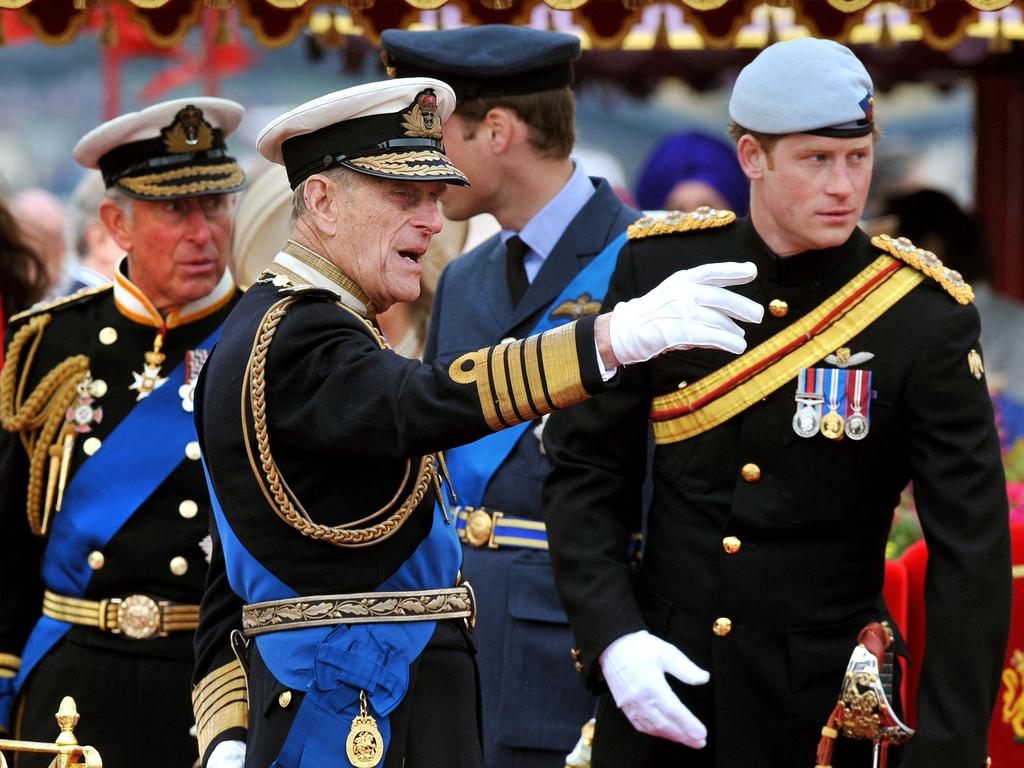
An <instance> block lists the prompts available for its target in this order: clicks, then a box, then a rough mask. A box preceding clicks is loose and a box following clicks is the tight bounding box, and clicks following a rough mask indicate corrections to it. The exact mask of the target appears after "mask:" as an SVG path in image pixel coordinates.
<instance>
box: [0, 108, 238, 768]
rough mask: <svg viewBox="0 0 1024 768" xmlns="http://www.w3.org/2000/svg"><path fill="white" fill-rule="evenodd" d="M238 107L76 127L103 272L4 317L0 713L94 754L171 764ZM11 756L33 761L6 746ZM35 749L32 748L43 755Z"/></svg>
mask: <svg viewBox="0 0 1024 768" xmlns="http://www.w3.org/2000/svg"><path fill="white" fill-rule="evenodd" d="M242 113H243V110H242V107H241V106H240V105H239V104H236V103H235V102H233V101H227V100H225V99H216V98H190V99H178V100H173V101H168V102H163V103H160V104H156V105H153V106H150V107H147V108H146V109H144V110H142V111H140V112H132V113H129V114H126V115H122V116H120V117H118V118H115V119H114V120H111V121H109V122H106V123H104V124H102V125H100V126H99V127H98V128H96V129H94V130H93V131H91V132H90V133H88V134H87V135H86V136H85V137H83V138H82V140H81V141H80V142H79V143H78V145H77V146H76V147H75V152H74V156H75V159H76V160H77V161H78V162H79V163H80V164H82V165H83V166H86V167H88V168H98V169H99V170H100V171H101V172H102V174H103V179H104V182H105V184H106V187H107V197H106V199H105V200H104V201H103V202H102V203H101V205H100V218H101V219H102V221H103V223H104V224H105V225H106V227H107V229H108V230H109V231H110V234H111V237H112V238H113V239H114V241H115V242H116V243H117V244H118V246H119V247H120V248H121V249H123V251H124V252H125V254H126V256H125V258H124V259H123V260H122V261H121V263H120V265H119V268H118V271H117V274H116V277H115V280H114V283H113V285H112V286H105V287H102V288H95V289H87V290H84V291H81V292H79V293H76V294H74V295H72V296H70V297H68V298H65V299H61V300H60V301H58V302H55V303H53V304H49V305H46V306H41V307H37V308H34V309H32V310H29V311H28V312H25V313H23V314H22V315H20V316H16V317H14V318H12V322H11V327H10V329H9V331H8V339H7V362H6V365H5V367H4V370H3V374H2V378H0V417H2V423H3V427H4V430H5V431H4V432H3V433H2V435H0V475H2V477H3V478H4V493H3V494H2V495H0V531H2V532H3V533H2V537H3V546H2V547H0V724H2V725H4V726H6V727H10V728H11V730H12V731H13V735H14V736H16V737H17V738H21V739H26V740H34V741H53V739H54V737H55V736H56V734H57V732H58V731H57V730H55V728H56V724H55V722H54V717H53V713H54V712H55V711H56V707H57V705H58V704H59V702H60V700H61V697H63V696H64V695H72V696H73V697H74V698H75V700H76V702H77V704H78V708H79V711H80V713H81V717H82V720H81V725H80V727H79V728H78V732H77V734H78V737H79V738H80V739H81V740H82V743H84V744H90V745H92V746H94V747H96V748H97V749H98V750H99V751H100V754H101V756H102V757H103V759H104V761H105V762H106V763H107V764H108V765H145V764H152V763H153V762H154V761H157V762H159V763H160V764H161V765H167V766H181V767H182V768H187V766H189V765H191V764H192V763H193V762H194V761H195V758H196V754H197V748H196V741H195V739H194V738H193V737H192V736H191V735H190V733H189V731H190V728H191V725H192V723H193V718H192V713H191V708H190V706H189V696H188V685H189V679H190V675H191V668H192V664H193V653H192V633H193V630H194V629H195V627H196V625H197V623H198V618H199V600H200V597H201V595H202V591H203V585H204V580H205V576H206V565H207V555H206V552H205V551H204V548H206V547H207V546H208V540H207V539H206V537H207V528H208V526H207V523H206V520H207V516H208V514H209V497H208V494H207V490H206V483H205V480H204V477H203V470H202V466H201V464H200V461H199V458H200V457H199V444H198V442H197V441H196V436H195V428H194V426H193V419H192V391H193V387H194V385H195V382H196V378H197V375H198V372H199V368H200V366H201V365H202V362H203V360H204V359H205V356H206V355H207V354H208V352H209V350H210V349H211V348H212V346H213V343H214V341H215V340H216V335H215V334H216V332H217V330H218V329H219V327H220V325H221V323H222V321H223V320H224V318H225V317H226V316H227V314H228V312H229V311H230V309H231V307H232V306H233V305H234V303H235V301H236V300H237V298H238V295H239V292H238V290H237V288H236V287H235V284H234V281H233V279H232V277H231V273H230V272H229V271H228V269H227V263H228V259H229V256H230V243H231V228H232V206H233V194H232V193H234V192H236V191H237V190H239V189H241V188H242V186H243V185H244V181H245V176H244V174H243V173H242V170H241V168H240V167H239V166H238V164H237V163H236V162H235V161H234V159H233V158H232V157H230V156H229V155H228V153H227V148H226V146H225V144H224V138H225V137H226V136H228V135H229V134H230V133H231V132H232V131H233V130H234V129H235V127H236V126H237V125H238V123H239V122H240V121H241V119H242ZM20 757H21V763H20V764H22V765H36V764H39V765H45V764H46V763H45V762H40V761H41V760H42V757H37V758H35V762H33V761H32V760H30V756H28V755H20ZM48 759H49V758H47V761H48Z"/></svg>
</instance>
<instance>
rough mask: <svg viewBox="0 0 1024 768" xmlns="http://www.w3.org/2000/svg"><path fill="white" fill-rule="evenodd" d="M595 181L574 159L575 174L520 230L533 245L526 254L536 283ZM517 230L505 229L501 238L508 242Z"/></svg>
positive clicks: (530, 275) (528, 270) (530, 276)
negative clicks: (538, 274)
mask: <svg viewBox="0 0 1024 768" xmlns="http://www.w3.org/2000/svg"><path fill="white" fill-rule="evenodd" d="M594 191H595V190H594V185H593V183H592V182H591V181H590V178H589V177H588V176H587V174H586V173H584V172H583V168H582V166H581V165H580V163H574V166H573V172H572V176H570V177H569V180H568V181H567V182H565V186H564V187H562V188H561V190H559V192H558V194H557V195H555V196H554V197H553V198H551V200H549V201H548V204H547V205H545V206H544V207H543V208H541V209H540V210H539V211H537V213H536V215H535V216H534V217H533V218H532V219H530V220H529V221H528V222H526V226H525V227H523V229H522V231H520V232H519V233H518V234H519V238H520V239H521V240H522V241H523V242H524V243H525V244H526V245H527V246H528V247H529V249H530V251H529V253H527V254H526V256H524V257H523V266H524V267H525V268H526V277H527V279H528V280H529V281H530V282H531V283H532V282H533V279H534V278H535V277H537V273H538V272H540V268H541V267H542V266H544V260H545V259H546V258H547V257H548V254H550V253H551V251H553V250H554V248H555V246H556V245H557V244H558V241H559V240H561V239H562V235H563V234H565V230H566V229H567V228H568V227H569V223H570V222H571V221H572V220H573V219H575V218H576V214H577V213H579V212H580V211H581V210H582V209H583V206H584V205H586V204H587V201H588V200H589V199H590V198H591V197H593V195H594ZM515 234H517V233H516V232H513V231H512V230H510V229H503V230H502V231H501V241H502V242H503V243H507V242H508V240H509V238H510V237H512V236H513V235H515Z"/></svg>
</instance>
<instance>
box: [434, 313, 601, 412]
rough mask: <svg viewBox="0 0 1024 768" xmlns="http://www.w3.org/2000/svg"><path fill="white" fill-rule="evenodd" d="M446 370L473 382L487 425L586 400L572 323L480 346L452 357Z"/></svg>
mask: <svg viewBox="0 0 1024 768" xmlns="http://www.w3.org/2000/svg"><path fill="white" fill-rule="evenodd" d="M448 375H449V376H450V377H451V379H452V381H455V382H456V383H458V384H476V387H477V394H478V396H479V398H480V409H481V411H482V413H483V416H484V419H485V420H486V422H487V424H488V426H489V427H490V428H491V429H493V430H499V429H504V428H505V427H511V426H513V425H515V424H519V423H521V422H524V421H532V420H533V419H536V418H538V417H540V416H543V415H544V414H545V413H550V412H551V411H553V410H555V409H557V408H565V407H566V406H569V405H572V404H573V403H578V402H580V401H581V400H586V399H587V397H588V395H587V390H586V389H585V388H584V386H583V379H582V376H581V372H580V362H579V356H578V355H577V352H576V323H575V322H573V323H567V324H566V325H562V326H559V327H558V328H555V329H553V330H550V331H546V332H545V333H542V334H540V335H539V336H538V335H535V336H530V337H528V338H526V339H522V340H519V341H514V342H509V343H505V344H499V345H497V346H495V347H485V348H484V349H479V350H477V351H476V352H469V353H467V354H465V355H462V356H461V357H459V358H457V359H456V360H455V361H454V362H453V363H452V364H451V366H450V367H449V368H448Z"/></svg>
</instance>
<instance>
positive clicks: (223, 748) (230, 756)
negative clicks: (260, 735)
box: [206, 741, 245, 768]
mask: <svg viewBox="0 0 1024 768" xmlns="http://www.w3.org/2000/svg"><path fill="white" fill-rule="evenodd" d="M244 765H245V742H244V741H222V742H221V743H220V744H218V745H217V746H216V747H214V748H213V752H211V753H210V759H209V760H207V761H206V768H242V766H244Z"/></svg>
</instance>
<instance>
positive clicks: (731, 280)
mask: <svg viewBox="0 0 1024 768" xmlns="http://www.w3.org/2000/svg"><path fill="white" fill-rule="evenodd" d="M755 277H757V267H755V266H754V265H753V264H752V263H751V262H749V261H748V262H744V263H742V264H740V263H737V262H734V261H727V262H721V263H717V264H701V265H700V266H699V267H694V268H693V269H683V270H680V271H678V272H676V273H674V274H672V275H669V276H668V277H666V278H665V279H664V280H662V282H661V284H660V285H659V286H658V287H657V288H654V289H653V290H651V291H650V292H649V293H647V294H645V295H643V296H639V297H637V298H635V299H631V300H629V301H623V302H619V303H618V304H616V305H615V309H613V310H612V313H611V318H610V319H609V323H608V335H609V337H610V341H611V344H612V351H613V352H614V353H615V357H617V358H618V360H619V362H620V363H622V364H624V365H629V364H630V363H642V362H643V361H644V360H650V359H651V358H652V357H657V356H658V355H660V354H663V353H665V352H669V351H671V350H676V349H691V348H693V347H705V348H708V349H724V350H725V351H727V352H734V353H736V354H739V353H740V352H742V351H743V350H744V349H746V347H747V343H746V341H744V339H743V329H742V328H740V327H739V326H738V325H737V324H736V323H735V322H733V320H734V319H735V320H743V321H745V322H748V323H759V322H761V318H762V317H764V307H762V306H761V305H760V304H758V303H757V302H754V301H751V300H750V299H748V298H746V297H745V296H740V295H738V294H736V293H733V292H732V291H728V290H726V289H725V288H724V287H722V286H727V285H743V284H744V283H749V282H750V281H751V280H753V279H754V278H755Z"/></svg>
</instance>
